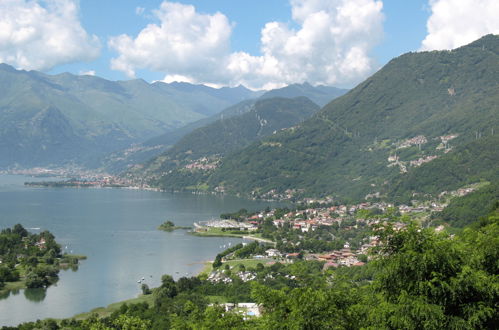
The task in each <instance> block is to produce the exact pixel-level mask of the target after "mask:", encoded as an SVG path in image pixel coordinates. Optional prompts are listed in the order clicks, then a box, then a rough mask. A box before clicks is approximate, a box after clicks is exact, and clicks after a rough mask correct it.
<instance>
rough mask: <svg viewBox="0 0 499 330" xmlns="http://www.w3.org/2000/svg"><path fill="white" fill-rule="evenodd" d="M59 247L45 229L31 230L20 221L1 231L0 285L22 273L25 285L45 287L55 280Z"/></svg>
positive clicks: (59, 254) (16, 279)
mask: <svg viewBox="0 0 499 330" xmlns="http://www.w3.org/2000/svg"><path fill="white" fill-rule="evenodd" d="M61 257H62V255H61V248H60V246H59V245H58V244H57V243H56V241H55V238H54V235H52V234H51V233H50V232H48V231H43V232H41V233H40V234H31V233H29V232H28V231H27V230H26V229H24V227H23V226H22V225H20V224H17V225H15V226H14V227H12V228H6V229H3V230H2V231H1V232H0V260H1V261H2V262H1V264H0V287H1V286H2V285H3V283H4V282H14V281H18V280H19V279H20V275H21V274H20V272H22V274H23V275H24V276H25V280H26V286H27V287H28V288H41V287H46V286H48V285H50V284H52V283H54V282H55V281H56V280H57V278H58V277H57V273H58V272H59V267H58V266H59V262H60V260H61Z"/></svg>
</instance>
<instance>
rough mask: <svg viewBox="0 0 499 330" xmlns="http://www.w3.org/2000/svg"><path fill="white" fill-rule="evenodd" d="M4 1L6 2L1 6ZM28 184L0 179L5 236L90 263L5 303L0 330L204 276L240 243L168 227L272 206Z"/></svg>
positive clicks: (6, 296) (7, 296) (0, 223)
mask: <svg viewBox="0 0 499 330" xmlns="http://www.w3.org/2000/svg"><path fill="white" fill-rule="evenodd" d="M0 1H1V0H0ZM24 181H31V180H30V178H23V177H20V178H19V177H13V176H6V175H0V228H5V227H12V226H13V225H15V224H16V223H22V224H23V226H24V227H25V228H32V229H31V231H38V230H49V231H50V232H52V233H53V234H54V235H55V237H56V240H57V241H58V242H59V243H60V244H61V245H62V247H63V249H64V252H67V253H75V254H82V255H86V256H87V257H88V259H87V260H83V261H81V264H80V266H79V269H78V271H76V268H71V270H69V269H67V270H61V272H60V273H59V277H60V280H59V281H58V282H57V285H51V286H50V287H48V288H47V289H46V290H35V291H33V290H29V291H28V290H22V291H23V294H19V293H20V292H19V291H17V292H13V291H11V292H7V293H5V292H4V293H3V294H2V296H1V297H0V327H1V326H4V325H17V324H19V323H21V322H27V321H34V320H36V319H44V318H49V317H51V318H66V317H71V316H73V315H75V314H79V313H82V312H88V311H90V310H92V309H93V308H95V307H98V306H107V305H109V304H111V303H114V302H117V301H120V300H125V299H129V298H133V297H136V296H137V295H138V294H140V293H141V288H140V285H139V284H138V283H137V280H138V279H141V278H143V277H144V278H145V279H146V284H147V285H148V286H149V287H151V288H153V287H156V286H159V285H160V284H161V282H160V278H161V276H162V275H163V274H171V275H172V276H173V277H174V278H178V277H180V276H191V275H192V274H195V273H196V272H198V271H200V270H201V269H202V267H203V263H202V262H203V261H205V260H213V257H214V256H215V255H216V254H217V253H219V252H220V251H221V250H222V247H221V246H223V245H227V244H229V243H231V244H237V243H239V242H241V239H238V238H229V237H197V236H192V235H189V234H188V233H187V232H185V231H175V232H171V233H165V232H163V231H159V230H157V229H156V228H157V227H158V226H159V225H160V224H162V223H163V222H164V221H165V219H171V220H173V221H174V222H175V224H177V225H178V226H192V223H193V222H198V221H202V220H207V219H210V218H212V217H218V216H219V215H220V214H221V213H227V212H235V211H237V210H239V209H241V208H246V209H249V210H257V209H264V208H265V207H267V206H271V207H272V206H275V204H270V203H267V202H255V201H248V200H244V199H238V198H232V197H227V196H226V197H223V198H219V197H216V196H212V195H193V194H170V193H159V192H150V191H137V190H123V189H50V188H47V189H45V188H31V187H24V185H23V183H24Z"/></svg>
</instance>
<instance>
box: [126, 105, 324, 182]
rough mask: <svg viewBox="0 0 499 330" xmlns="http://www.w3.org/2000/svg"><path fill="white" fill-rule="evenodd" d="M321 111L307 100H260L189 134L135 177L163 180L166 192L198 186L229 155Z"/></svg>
mask: <svg viewBox="0 0 499 330" xmlns="http://www.w3.org/2000/svg"><path fill="white" fill-rule="evenodd" d="M318 110H319V106H318V105H316V104H315V103H313V102H312V101H310V100H309V99H308V98H306V97H297V98H293V99H287V98H279V97H276V98H269V99H262V100H259V101H257V102H256V103H255V104H254V105H253V106H252V107H251V109H250V110H249V111H247V112H245V113H243V114H241V115H238V116H231V117H229V118H223V119H220V120H217V121H215V122H213V123H212V124H209V125H207V126H204V127H201V128H198V129H196V130H194V131H193V132H191V133H190V134H187V135H186V136H184V137H183V138H182V139H181V140H180V141H178V142H177V143H176V144H175V145H174V146H173V147H172V148H170V149H169V150H168V151H166V152H165V153H163V154H161V155H160V156H158V157H156V158H154V159H153V160H151V161H150V162H148V163H146V164H145V166H144V167H143V168H139V170H138V174H135V175H143V176H144V175H145V176H146V177H154V176H161V179H160V182H158V184H159V185H161V186H162V187H164V188H166V189H172V188H173V187H179V188H182V187H183V188H185V187H186V185H187V186H190V185H196V184H197V183H199V182H200V179H199V176H204V175H206V173H209V172H210V170H212V169H214V168H216V167H217V166H218V163H219V162H220V161H221V160H222V159H223V157H224V156H225V155H227V154H229V153H231V152H234V151H237V150H240V149H242V148H244V147H246V146H247V145H249V144H251V143H252V142H253V141H256V140H260V139H262V138H264V137H266V136H269V135H272V134H276V133H277V132H279V131H281V130H286V129H292V127H293V126H294V125H296V124H299V123H300V122H302V121H303V120H305V119H306V118H308V117H310V116H312V115H313V114H314V113H315V112H317V111H318ZM163 173H166V174H163ZM187 183H189V184H187Z"/></svg>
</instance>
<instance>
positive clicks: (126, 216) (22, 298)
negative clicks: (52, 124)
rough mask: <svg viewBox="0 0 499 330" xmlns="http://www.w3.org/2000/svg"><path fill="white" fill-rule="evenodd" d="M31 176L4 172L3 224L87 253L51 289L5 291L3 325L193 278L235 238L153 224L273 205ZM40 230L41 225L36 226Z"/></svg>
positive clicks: (0, 307)
mask: <svg viewBox="0 0 499 330" xmlns="http://www.w3.org/2000/svg"><path fill="white" fill-rule="evenodd" d="M25 181H34V179H33V178H27V177H23V176H12V175H0V228H6V227H11V226H13V225H15V224H16V223H21V224H22V225H23V226H24V227H25V228H34V229H30V231H32V232H36V231H38V230H45V229H46V230H49V231H51V232H52V233H53V234H54V235H55V236H56V240H57V241H58V242H59V243H60V244H61V245H62V247H63V249H64V248H66V246H67V251H68V253H69V252H71V251H72V253H74V254H83V255H86V256H87V257H88V259H87V260H84V261H82V262H81V264H80V267H79V269H78V271H72V270H66V271H61V272H60V273H59V276H60V279H59V281H58V282H57V284H56V285H53V286H51V287H49V288H48V289H47V290H20V291H19V292H11V293H10V294H9V295H8V296H3V297H0V325H16V324H19V323H21V322H27V321H34V320H37V319H43V318H48V317H51V318H65V317H71V316H73V315H75V314H78V313H82V312H88V311H90V310H91V309H93V308H95V307H100V306H107V305H109V304H111V303H113V302H117V301H120V300H124V299H129V298H133V297H136V296H137V295H138V294H139V293H140V284H139V283H137V280H139V279H141V278H142V277H144V278H145V283H147V284H148V285H149V286H150V287H155V286H158V285H159V284H160V278H161V275H163V274H171V275H172V276H173V277H174V278H179V277H181V276H192V275H193V274H195V273H196V272H198V271H199V270H200V269H201V268H202V266H203V265H202V262H203V261H205V260H213V258H214V256H215V255H216V254H217V253H218V252H219V251H221V250H224V248H223V245H226V246H228V245H229V243H231V244H232V245H233V244H236V243H239V242H241V240H240V239H237V238H218V237H217V238H207V237H196V236H192V235H189V234H187V233H186V231H184V230H177V231H174V232H171V233H166V232H162V231H159V230H156V227H157V226H158V225H160V224H161V223H162V222H164V221H165V220H172V221H173V222H175V224H177V225H180V226H190V225H192V223H193V222H195V221H199V220H207V219H210V218H212V217H218V216H219V215H220V213H224V212H233V211H237V210H239V209H241V208H243V207H244V208H247V209H250V210H257V209H262V208H265V207H267V206H269V205H271V204H270V203H268V202H256V201H250V200H244V199H238V198H235V197H223V198H221V197H216V196H211V195H192V194H171V193H160V192H151V191H137V190H125V189H91V188H86V189H74V188H30V187H24V186H23V183H24V182H25ZM37 228H39V229H37Z"/></svg>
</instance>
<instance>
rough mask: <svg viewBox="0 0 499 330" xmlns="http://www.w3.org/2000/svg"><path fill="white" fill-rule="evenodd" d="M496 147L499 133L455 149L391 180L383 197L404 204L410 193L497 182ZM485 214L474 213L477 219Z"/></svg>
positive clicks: (426, 192) (498, 142)
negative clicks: (483, 182)
mask: <svg viewBox="0 0 499 330" xmlns="http://www.w3.org/2000/svg"><path fill="white" fill-rule="evenodd" d="M497 146H499V134H495V135H492V136H487V137H483V138H480V139H479V140H475V141H471V142H469V143H467V144H464V145H462V146H458V147H456V149H455V150H453V151H452V152H449V153H448V154H445V155H443V156H442V157H440V158H438V159H435V160H434V161H432V162H430V163H426V164H423V165H422V166H420V167H417V168H414V169H413V170H411V171H410V172H409V173H407V174H402V175H398V176H396V177H395V178H393V180H392V181H391V182H390V186H389V187H388V194H387V195H388V197H389V198H390V199H391V200H395V201H399V202H407V201H409V200H411V198H412V197H413V195H414V193H417V194H423V193H424V194H432V195H433V196H436V195H438V194H439V193H440V192H442V191H444V190H448V191H449V190H455V189H457V188H460V187H462V186H464V185H467V184H470V183H476V182H480V181H491V182H499V170H498V169H497V164H499V152H498V150H499V149H498V147H497ZM475 210H476V209H473V211H475ZM470 211H471V209H470ZM486 213H487V212H485V213H483V212H481V213H476V214H479V216H481V215H485V214H486Z"/></svg>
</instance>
